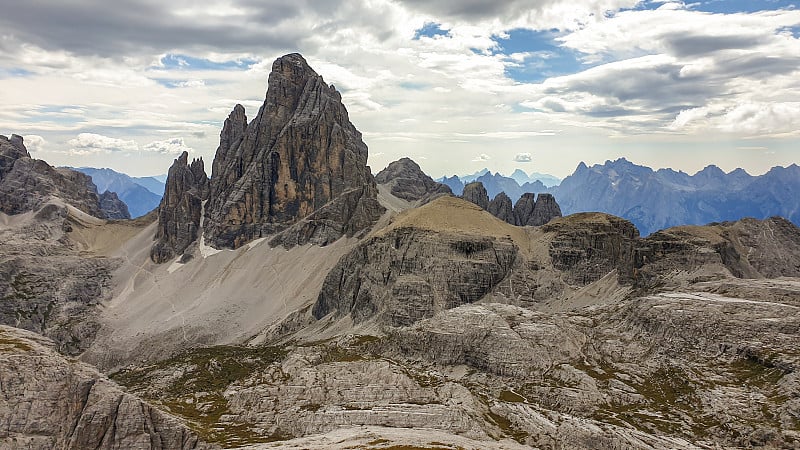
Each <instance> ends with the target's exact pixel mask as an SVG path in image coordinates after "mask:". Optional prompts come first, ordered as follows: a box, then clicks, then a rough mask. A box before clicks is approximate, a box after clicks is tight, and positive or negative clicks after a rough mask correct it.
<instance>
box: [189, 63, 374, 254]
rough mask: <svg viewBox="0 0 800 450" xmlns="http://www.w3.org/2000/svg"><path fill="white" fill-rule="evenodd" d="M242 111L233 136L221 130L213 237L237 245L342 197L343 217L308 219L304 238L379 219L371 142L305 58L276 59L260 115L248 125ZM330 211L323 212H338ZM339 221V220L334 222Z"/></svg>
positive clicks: (209, 207) (210, 226)
mask: <svg viewBox="0 0 800 450" xmlns="http://www.w3.org/2000/svg"><path fill="white" fill-rule="evenodd" d="M243 112H244V111H243V108H239V107H238V106H237V107H235V108H234V111H233V112H232V113H231V116H229V121H227V122H226V126H227V125H230V130H228V131H230V133H226V130H223V133H222V135H221V136H220V138H221V139H220V147H219V149H218V150H217V154H216V156H215V158H214V163H213V167H214V170H213V177H212V179H211V193H210V196H209V200H208V203H207V204H206V208H205V213H206V222H205V227H206V228H205V236H206V238H207V240H208V242H210V243H211V244H212V245H214V246H216V247H230V248H238V247H240V246H242V245H244V244H246V243H247V242H249V241H251V240H253V239H257V238H259V237H263V236H265V235H269V234H273V233H277V232H280V231H283V230H285V229H287V228H289V227H290V226H293V225H294V224H295V223H297V222H299V221H301V219H303V218H308V217H310V215H311V214H312V213H315V211H318V210H320V209H321V208H323V206H326V205H329V203H330V202H333V201H337V200H341V201H342V202H345V203H347V204H346V205H338V208H339V209H337V211H339V212H340V213H341V214H340V215H339V216H338V217H336V218H329V219H326V220H328V221H327V222H325V220H323V219H322V218H321V217H317V218H316V219H315V220H316V222H313V223H312V222H309V221H304V222H303V224H302V225H303V226H305V227H306V228H307V229H306V230H305V231H303V233H302V236H301V235H299V234H298V235H297V236H298V239H302V240H304V242H303V243H305V242H318V243H327V242H332V241H333V240H335V239H338V237H340V236H341V235H343V234H346V235H348V236H352V235H353V234H354V233H355V232H356V231H361V230H362V229H364V228H365V227H366V226H371V224H372V223H373V222H374V221H373V219H376V220H377V218H376V217H375V216H376V215H378V216H379V215H380V212H382V211H379V210H381V207H380V206H379V205H378V204H377V192H376V188H375V181H374V179H373V178H372V174H371V173H370V171H369V167H368V166H367V146H366V144H364V142H363V140H362V138H361V133H360V132H359V131H358V130H357V129H356V128H355V126H354V125H353V124H352V123H351V122H350V119H349V117H348V114H347V109H346V108H345V106H344V105H343V104H342V101H341V95H340V94H339V93H338V92H336V89H335V88H333V87H332V86H328V85H327V84H325V82H324V80H323V79H322V77H321V76H319V75H317V73H316V72H315V71H314V70H313V69H312V68H311V67H310V66H309V65H308V63H307V62H306V60H305V58H303V57H302V56H301V55H299V54H297V53H291V54H288V55H284V56H282V57H280V58H278V59H276V60H275V62H274V63H273V65H272V72H271V73H270V75H269V82H268V86H267V94H266V98H265V100H264V104H263V106H262V107H261V109H260V110H259V112H258V115H257V116H256V117H255V119H253V121H252V122H251V123H249V124H246V121H245V120H244V114H243ZM345 194H346V195H345ZM330 208H333V207H332V206H330V205H329V210H326V211H327V212H326V213H325V214H327V215H330V214H333V212H332V211H333V210H334V209H335V208H334V209H330ZM343 212H347V214H344V213H343ZM356 216H358V217H356ZM367 216H369V217H367ZM315 217H316V216H315ZM334 220H335V221H337V222H339V223H338V225H337V226H336V227H331V226H330V225H331V224H332V223H333V221H334ZM335 233H339V234H338V235H337V236H334V234H335ZM295 243H297V242H295Z"/></svg>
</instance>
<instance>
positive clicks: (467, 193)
mask: <svg viewBox="0 0 800 450" xmlns="http://www.w3.org/2000/svg"><path fill="white" fill-rule="evenodd" d="M461 197H462V198H463V199H464V200H466V201H468V202H470V203H474V204H476V205H478V206H480V207H481V209H489V194H488V193H487V192H486V188H485V187H484V186H483V183H481V182H480V181H473V182H471V183H467V185H466V186H464V191H463V193H462V194H461Z"/></svg>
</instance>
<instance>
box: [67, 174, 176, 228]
mask: <svg viewBox="0 0 800 450" xmlns="http://www.w3.org/2000/svg"><path fill="white" fill-rule="evenodd" d="M75 170H77V171H79V172H82V173H85V174H86V175H89V176H90V177H92V181H93V182H94V184H95V185H96V186H97V190H98V191H99V192H103V191H106V190H108V191H111V192H116V193H117V196H118V197H119V198H120V200H122V201H123V202H125V204H126V205H128V211H129V212H130V214H131V217H132V218H136V217H140V216H143V215H145V214H147V213H149V212H150V211H152V210H153V209H155V208H157V207H158V204H159V203H160V202H161V196H162V195H164V181H162V180H160V179H159V178H161V177H131V176H128V175H126V174H124V173H120V172H116V171H114V170H112V169H106V168H103V169H96V168H94V167H78V168H76V169H75Z"/></svg>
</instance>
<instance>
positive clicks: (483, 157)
mask: <svg viewBox="0 0 800 450" xmlns="http://www.w3.org/2000/svg"><path fill="white" fill-rule="evenodd" d="M490 159H492V157H491V156H489V155H487V154H486V153H481V154H480V155H478V156H476V157H475V159H473V160H472V162H479V161H489V160H490Z"/></svg>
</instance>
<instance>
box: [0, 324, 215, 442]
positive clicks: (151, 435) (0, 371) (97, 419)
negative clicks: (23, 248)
mask: <svg viewBox="0 0 800 450" xmlns="http://www.w3.org/2000/svg"><path fill="white" fill-rule="evenodd" d="M52 345H53V343H52V342H51V341H49V340H48V339H45V338H42V337H41V336H39V335H36V334H34V333H30V332H27V331H23V330H20V329H17V328H12V327H6V326H0V382H2V383H0V394H2V397H3V401H2V402H0V447H2V448H12V449H14V448H26V449H33V450H38V449H42V450H49V449H54V448H61V449H69V450H72V449H74V450H79V449H80V450H83V449H87V448H93V449H101V450H111V449H120V448H148V449H163V450H167V449H182V450H183V449H185V450H189V449H197V448H206V447H205V445H204V444H202V443H201V442H199V440H198V438H197V436H196V435H195V434H194V433H193V432H192V431H191V430H189V429H188V428H187V427H186V426H185V425H184V424H183V423H181V422H180V421H179V420H177V419H176V418H174V417H172V416H169V415H168V414H166V413H163V412H161V411H159V410H157V409H155V408H154V407H152V406H150V405H148V404H147V403H145V402H143V401H142V400H139V399H138V398H136V397H134V396H132V395H130V394H126V393H125V392H123V391H122V390H121V389H120V388H119V387H118V386H117V385H116V384H114V383H113V382H111V381H109V380H108V379H107V378H106V377H105V376H103V375H102V374H100V373H99V372H97V370H95V369H94V368H92V367H91V366H89V365H87V364H83V363H80V362H75V361H69V360H67V359H65V358H64V357H63V356H61V355H59V354H57V353H55V352H54V351H53V349H52Z"/></svg>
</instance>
